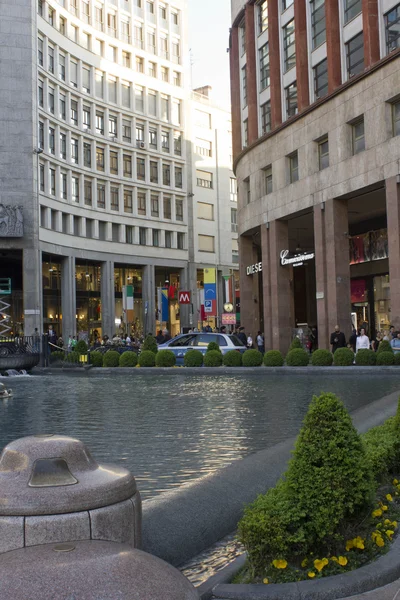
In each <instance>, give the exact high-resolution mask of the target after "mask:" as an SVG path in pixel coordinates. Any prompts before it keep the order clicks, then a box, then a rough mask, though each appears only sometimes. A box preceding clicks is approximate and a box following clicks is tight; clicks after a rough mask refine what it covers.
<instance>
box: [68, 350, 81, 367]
mask: <svg viewBox="0 0 400 600" xmlns="http://www.w3.org/2000/svg"><path fill="white" fill-rule="evenodd" d="M79 356H80V355H79V352H75V350H73V351H72V352H69V353H68V354H67V356H66V357H65V362H67V363H73V364H77V363H79Z"/></svg>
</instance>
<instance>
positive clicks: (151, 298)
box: [142, 265, 156, 334]
mask: <svg viewBox="0 0 400 600" xmlns="http://www.w3.org/2000/svg"><path fill="white" fill-rule="evenodd" d="M142 301H143V324H144V327H143V328H144V333H145V334H147V333H152V334H154V333H155V330H156V304H155V301H156V286H155V270H154V265H146V266H144V267H143V279H142ZM146 303H147V304H146ZM146 306H147V309H146Z"/></svg>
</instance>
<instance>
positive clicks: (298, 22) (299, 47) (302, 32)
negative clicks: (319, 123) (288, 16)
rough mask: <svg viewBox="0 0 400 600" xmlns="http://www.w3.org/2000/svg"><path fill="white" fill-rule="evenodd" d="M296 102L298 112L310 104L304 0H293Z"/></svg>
mask: <svg viewBox="0 0 400 600" xmlns="http://www.w3.org/2000/svg"><path fill="white" fill-rule="evenodd" d="M294 22H295V40H296V78H297V103H298V108H299V112H300V111H302V110H303V109H304V108H306V107H307V106H308V105H309V104H310V91H309V83H308V48H307V10H306V2H305V0H294Z"/></svg>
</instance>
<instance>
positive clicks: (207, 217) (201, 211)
mask: <svg viewBox="0 0 400 600" xmlns="http://www.w3.org/2000/svg"><path fill="white" fill-rule="evenodd" d="M197 218H198V219H202V220H204V221H215V217H214V205H213V204H208V203H207V202H198V203H197ZM231 231H232V232H233V233H236V232H237V209H236V208H231Z"/></svg>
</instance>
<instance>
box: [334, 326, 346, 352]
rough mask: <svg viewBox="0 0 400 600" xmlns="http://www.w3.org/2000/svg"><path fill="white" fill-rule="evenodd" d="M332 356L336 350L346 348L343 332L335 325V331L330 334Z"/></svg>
mask: <svg viewBox="0 0 400 600" xmlns="http://www.w3.org/2000/svg"><path fill="white" fill-rule="evenodd" d="M331 346H332V354H335V352H336V350H337V349H338V348H345V347H346V337H345V335H344V333H343V331H340V327H339V325H335V331H334V332H333V333H331Z"/></svg>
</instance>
